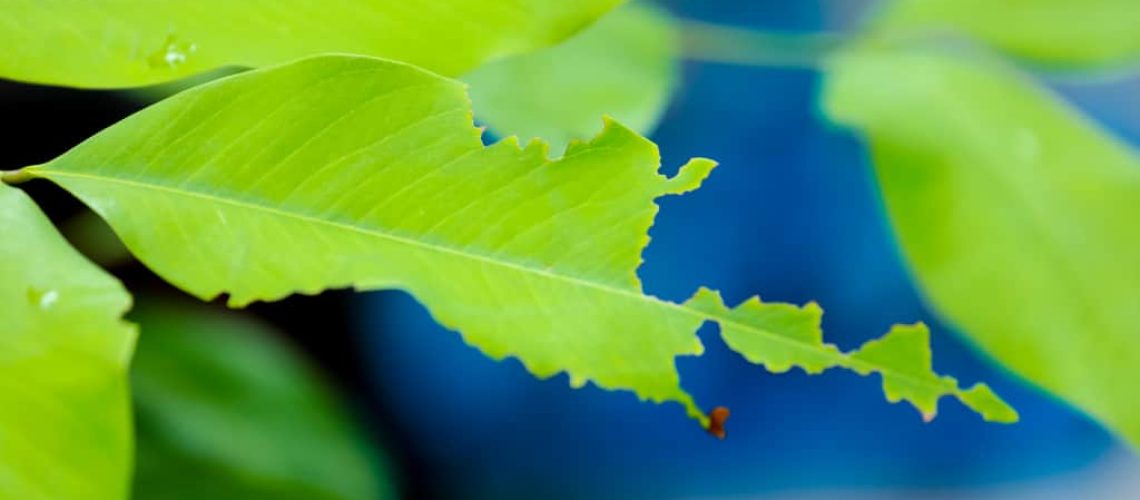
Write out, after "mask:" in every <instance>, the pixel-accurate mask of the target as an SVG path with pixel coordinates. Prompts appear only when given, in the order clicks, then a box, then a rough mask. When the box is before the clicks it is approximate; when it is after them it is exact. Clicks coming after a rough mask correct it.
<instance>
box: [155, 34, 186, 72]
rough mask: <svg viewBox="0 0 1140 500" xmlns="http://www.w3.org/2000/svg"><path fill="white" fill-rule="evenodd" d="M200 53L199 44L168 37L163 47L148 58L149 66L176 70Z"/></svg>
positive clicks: (171, 36) (172, 36)
mask: <svg viewBox="0 0 1140 500" xmlns="http://www.w3.org/2000/svg"><path fill="white" fill-rule="evenodd" d="M197 51H198V44H196V43H194V42H191V41H188V40H182V39H180V38H178V37H177V36H175V35H166V40H165V41H163V44H162V47H161V48H159V49H158V50H156V51H154V52H153V53H151V54H150V55H149V56H147V60H146V61H147V64H149V65H150V66H151V67H152V68H170V69H174V68H177V67H178V66H181V65H183V64H185V63H186V61H187V59H189V58H190V56H191V55H192V54H194V53H195V52H197Z"/></svg>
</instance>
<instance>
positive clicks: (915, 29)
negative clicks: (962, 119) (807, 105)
mask: <svg viewBox="0 0 1140 500" xmlns="http://www.w3.org/2000/svg"><path fill="white" fill-rule="evenodd" d="M884 8H885V12H884V13H883V19H882V27H883V28H884V29H885V30H886V31H887V32H889V33H893V34H902V35H916V34H917V35H922V34H947V33H957V34H962V35H966V36H969V37H974V38H977V39H979V40H981V41H983V42H985V43H987V44H990V45H992V46H994V47H996V48H998V49H1000V50H1003V51H1006V52H1008V53H1010V54H1013V55H1015V56H1017V57H1021V58H1024V59H1027V60H1030V61H1033V62H1036V63H1041V64H1043V65H1049V66H1070V67H1080V66H1085V67H1088V66H1099V65H1105V64H1111V63H1126V62H1136V61H1137V60H1138V59H1140V5H1138V4H1137V3H1136V1H1135V0H1091V1H1090V0H895V1H892V2H890V3H888V4H887V5H886V6H885V7H884Z"/></svg>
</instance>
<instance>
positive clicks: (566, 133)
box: [463, 4, 680, 151]
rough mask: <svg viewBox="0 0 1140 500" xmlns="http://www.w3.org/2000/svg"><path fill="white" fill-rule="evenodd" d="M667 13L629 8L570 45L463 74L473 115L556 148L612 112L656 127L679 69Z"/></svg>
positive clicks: (645, 128)
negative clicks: (471, 102)
mask: <svg viewBox="0 0 1140 500" xmlns="http://www.w3.org/2000/svg"><path fill="white" fill-rule="evenodd" d="M677 43H678V41H677V26H676V25H675V23H674V21H673V19H672V18H671V17H670V16H669V14H668V13H666V12H664V11H662V10H661V9H658V8H653V7H650V6H647V5H644V4H630V5H627V6H625V7H622V8H620V9H618V10H616V11H614V12H613V13H612V14H609V15H607V16H606V17H604V18H602V20H601V21H599V22H598V24H596V25H594V26H593V27H591V28H589V29H587V30H585V31H583V32H582V33H580V34H578V35H577V36H575V37H574V38H571V39H570V40H568V41H566V42H565V43H563V44H561V45H559V46H557V47H554V48H552V49H547V50H543V51H538V52H533V53H529V54H523V55H519V56H515V57H511V58H509V59H504V60H501V61H497V62H493V63H490V64H487V65H484V66H482V67H480V68H479V69H478V70H476V71H475V72H473V73H471V74H468V75H466V76H464V77H463V80H464V81H466V82H468V83H470V84H471V99H472V100H473V101H474V102H475V118H477V119H478V120H479V121H481V122H483V123H486V124H487V125H489V126H490V128H491V130H492V131H493V132H495V133H496V134H498V135H500V136H507V135H519V136H520V137H523V138H530V137H541V138H543V139H544V140H545V141H547V142H548V143H549V144H550V145H551V148H552V149H553V150H554V151H562V149H563V148H565V146H566V144H567V143H569V142H570V140H571V139H581V138H584V137H589V136H590V135H591V134H593V133H594V132H595V131H596V130H597V127H598V117H599V116H602V115H609V116H612V117H614V118H615V119H617V120H618V121H620V122H622V123H623V124H625V125H626V126H628V127H630V128H632V129H633V130H636V131H638V132H640V133H648V132H650V131H652V130H653V128H654V127H655V126H656V125H657V121H658V120H659V119H660V117H661V114H662V112H663V111H664V109H665V106H666V105H667V104H668V102H669V97H670V95H671V92H672V90H673V86H674V85H675V83H676V80H677V77H678V73H679V71H680V68H679V61H678V50H679V47H678V45H677Z"/></svg>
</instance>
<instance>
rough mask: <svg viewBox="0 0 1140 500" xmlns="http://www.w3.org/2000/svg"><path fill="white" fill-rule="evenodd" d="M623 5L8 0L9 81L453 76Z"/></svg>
mask: <svg viewBox="0 0 1140 500" xmlns="http://www.w3.org/2000/svg"><path fill="white" fill-rule="evenodd" d="M621 2H622V0H578V1H576V2H572V3H568V2H565V1H564V0H515V1H512V2H509V3H505V4H501V3H500V2H494V1H487V0H405V1H403V2H398V3H397V2H372V1H367V0H320V1H317V0H285V1H278V2H272V3H257V2H255V3H246V2H230V1H225V0H204V1H198V2H158V3H156V2H153V1H148V0H113V1H108V0H104V1H101V2H88V1H85V0H58V1H54V2H51V3H47V2H40V1H38V0H7V1H6V2H5V4H4V15H5V20H6V21H8V22H5V23H4V24H0V45H2V46H4V47H6V50H5V57H4V58H2V59H0V77H3V78H9V79H12V80H17V81H23V82H29V83H39V84H47V85H64V86H73V87H80V88H124V87H138V86H142V85H150V84H155V83H161V82H168V81H173V80H177V79H181V78H185V77H188V76H191V75H195V74H198V73H202V72H206V71H210V70H215V69H218V68H221V67H225V66H242V67H257V66H266V65H274V64H280V63H284V62H287V61H290V60H293V59H298V58H302V57H306V56H311V55H316V54H322V53H329V52H335V53H351V54H361V55H369V56H374V57H380V58H385V59H392V60H397V61H403V62H407V63H410V64H414V65H417V66H421V67H424V68H427V69H430V70H432V71H436V72H440V73H443V74H447V75H453V76H454V75H458V74H462V73H465V72H467V71H470V70H472V69H474V68H476V67H478V66H479V65H480V64H483V63H485V62H487V61H490V60H494V59H497V58H500V57H505V56H509V55H512V54H518V53H523V52H527V51H530V50H536V49H540V48H544V47H547V46H549V45H553V44H555V43H558V42H560V41H562V40H563V39H565V38H567V37H569V36H571V35H573V34H574V33H576V32H577V31H579V30H581V29H582V28H584V27H585V26H588V25H589V24H591V23H593V22H594V21H595V20H597V19H598V18H599V17H601V16H602V15H604V14H605V13H606V12H608V11H609V10H611V9H612V8H614V7H615V6H617V5H619V4H620V3H621ZM236 20H240V22H237V21H236Z"/></svg>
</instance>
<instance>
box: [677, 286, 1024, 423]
mask: <svg viewBox="0 0 1140 500" xmlns="http://www.w3.org/2000/svg"><path fill="white" fill-rule="evenodd" d="M686 305H687V306H689V307H692V308H694V309H696V310H699V311H702V312H704V313H706V314H707V315H708V317H709V318H711V319H715V320H716V321H717V322H718V323H720V325H721V337H722V338H724V341H725V343H726V344H728V346H729V347H730V348H732V350H734V351H736V352H739V353H740V354H742V355H743V356H744V357H745V359H747V360H748V361H751V362H752V363H755V364H759V365H764V366H765V367H766V368H767V369H768V371H771V372H772V373H783V372H786V371H788V370H790V369H791V368H792V367H793V366H798V367H800V368H802V369H803V370H804V372H806V373H809V374H815V373H821V372H823V371H824V370H827V369H829V368H847V369H850V370H853V371H855V372H856V373H859V374H860V375H869V374H872V373H878V374H880V375H881V376H882V379H883V390H884V392H885V393H886V396H887V400H888V401H890V402H892V403H897V402H899V401H904V400H905V401H908V402H910V403H911V404H912V405H914V407H915V408H916V409H918V411H919V412H920V413H921V414H922V418H923V419H924V420H926V421H927V422H929V421H931V420H933V419H934V417H935V416H936V415H937V414H938V400H939V399H941V398H942V397H943V396H954V397H956V398H958V400H959V401H961V402H962V404H964V405H966V406H967V407H969V408H970V409H972V410H974V411H976V412H978V413H979V414H981V415H982V418H984V419H985V420H986V421H990V422H1003V423H1012V422H1016V421H1017V419H1018V415H1017V412H1016V411H1014V410H1013V408H1010V407H1009V405H1007V404H1006V403H1005V402H1004V401H1002V400H1001V399H1000V398H998V397H997V395H995V394H994V393H993V392H992V391H991V390H990V388H989V387H988V386H986V385H985V384H976V385H974V386H973V387H971V388H970V389H969V390H965V391H963V390H961V389H959V388H958V382H957V381H956V380H954V379H953V378H951V377H940V376H938V375H935V374H934V372H933V371H932V363H931V354H930V332H929V330H927V328H926V325H922V324H917V325H910V326H896V327H894V328H893V329H891V331H890V332H889V333H887V335H886V336H884V337H882V338H880V339H876V340H871V341H869V342H867V343H866V344H863V347H861V348H859V349H858V350H857V351H854V352H851V353H848V354H844V353H841V352H840V351H839V349H838V348H836V347H835V346H834V345H831V344H825V343H823V331H822V330H821V329H820V322H821V320H822V319H823V310H822V309H820V308H819V306H818V305H816V304H815V303H810V304H808V305H807V306H805V307H802V308H799V307H795V306H791V305H788V304H768V303H764V302H762V301H761V300H760V298H759V297H752V298H751V299H748V300H747V301H745V302H743V303H741V304H740V305H739V306H737V307H735V308H732V309H730V308H728V307H726V306H725V305H724V301H723V300H722V299H721V297H720V294H718V293H716V292H714V291H711V290H708V289H703V288H702V289H701V290H699V291H698V292H697V294H696V295H695V296H693V298H692V299H690V300H689V302H686Z"/></svg>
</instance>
